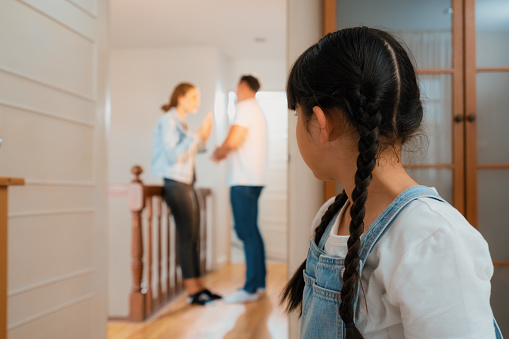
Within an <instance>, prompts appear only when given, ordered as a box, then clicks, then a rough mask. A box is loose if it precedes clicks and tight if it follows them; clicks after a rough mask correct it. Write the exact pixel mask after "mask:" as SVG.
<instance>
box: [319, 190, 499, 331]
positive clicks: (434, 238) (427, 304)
mask: <svg viewBox="0 0 509 339" xmlns="http://www.w3.org/2000/svg"><path fill="white" fill-rule="evenodd" d="M332 202H333V199H331V200H329V201H328V202H326V203H325V204H324V205H323V206H322V208H321V209H320V211H319V212H318V214H317V217H316V218H315V220H314V221H313V230H314V228H316V226H317V225H318V224H319V223H320V219H321V216H322V215H323V213H324V212H325V211H326V209H327V208H328V206H329V205H330V204H331V203H332ZM347 203H348V202H347ZM344 208H345V207H343V209H344ZM341 212H342V211H341ZM341 212H340V213H341ZM339 220H340V218H337V220H336V224H335V225H334V227H333V228H332V229H331V235H330V236H329V238H328V240H327V242H326V244H325V252H326V253H327V255H329V256H334V257H340V258H344V257H345V255H346V252H347V245H346V241H347V239H348V236H338V235H336V234H337V229H338V223H339ZM392 222H393V225H392V226H391V227H390V228H389V229H388V230H387V232H386V233H385V234H383V235H382V237H381V238H380V240H379V241H378V243H377V244H376V245H375V246H374V248H373V250H372V252H371V253H370V254H369V255H368V258H367V262H366V265H365V267H364V270H363V273H362V278H361V279H362V289H363V290H364V293H363V292H362V289H361V292H360V293H361V295H360V299H359V303H358V304H359V305H360V308H359V310H358V316H357V321H356V323H357V327H358V328H359V330H360V331H361V333H362V334H363V335H364V337H365V338H366V339H368V338H377V339H378V338H380V339H381V338H391V339H398V338H416V339H417V338H422V339H424V338H426V339H431V338H437V339H438V338H444V339H446V338H447V339H453V338H458V339H459V338H462V339H465V338H490V339H491V338H495V330H494V325H493V313H492V310H491V307H490V293H491V285H490V279H491V277H492V275H493V263H492V260H491V257H490V254H489V249H488V244H487V243H486V241H485V240H484V238H483V237H482V236H481V234H480V233H479V232H478V231H477V230H476V229H474V228H473V227H472V226H471V225H470V224H469V223H468V222H467V221H466V220H465V218H464V217H463V216H462V215H461V214H460V213H459V212H458V211H457V210H456V209H454V208H453V207H452V206H450V205H449V204H446V203H442V202H439V201H437V200H434V199H429V198H421V199H417V200H414V201H412V202H410V203H409V204H408V205H407V206H406V207H405V208H404V209H403V210H402V211H401V212H400V213H399V215H398V216H397V217H396V218H395V219H394V220H393V221H392ZM366 306H367V310H366Z"/></svg>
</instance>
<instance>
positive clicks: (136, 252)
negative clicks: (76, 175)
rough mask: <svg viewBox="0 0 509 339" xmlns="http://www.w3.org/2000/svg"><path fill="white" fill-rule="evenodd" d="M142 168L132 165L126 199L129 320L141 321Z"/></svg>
mask: <svg viewBox="0 0 509 339" xmlns="http://www.w3.org/2000/svg"><path fill="white" fill-rule="evenodd" d="M142 172H143V169H142V168H141V167H140V166H133V168H132V169H131V173H133V174H134V175H135V178H134V180H133V181H132V182H131V183H130V184H129V188H128V191H127V201H128V205H129V209H130V210H131V216H132V238H131V257H132V262H131V271H132V280H133V285H132V288H131V294H130V296H129V320H131V321H142V320H144V319H145V316H146V312H145V310H146V309H145V300H146V299H145V295H144V294H143V293H142V289H141V280H142V276H143V260H142V259H143V233H142V229H141V225H142V223H141V222H142V219H141V214H142V211H143V207H144V203H145V199H144V189H143V183H142V181H141V179H140V174H141V173H142Z"/></svg>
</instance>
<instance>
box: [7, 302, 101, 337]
mask: <svg viewBox="0 0 509 339" xmlns="http://www.w3.org/2000/svg"><path fill="white" fill-rule="evenodd" d="M71 302H72V301H71ZM92 302H93V299H91V298H84V299H80V300H77V301H75V302H74V303H71V305H69V306H68V307H65V308H61V309H58V310H55V311H54V312H51V311H52V310H48V314H46V315H45V316H41V317H38V318H36V319H34V320H33V321H31V322H30V323H27V324H25V325H24V326H18V327H15V328H12V329H9V332H8V334H7V335H8V338H9V339H49V338H51V339H57V338H58V339H64V338H65V339H90V338H93V336H92V333H93V328H94V326H93V322H92V306H93V303H92Z"/></svg>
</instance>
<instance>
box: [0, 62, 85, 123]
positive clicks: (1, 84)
mask: <svg viewBox="0 0 509 339" xmlns="http://www.w3.org/2000/svg"><path fill="white" fill-rule="evenodd" d="M0 58H1V57H0ZM0 93H1V94H0V103H3V104H6V105H10V106H14V107H23V108H26V109H29V110H32V111H33V112H38V113H39V114H42V115H46V116H55V117H61V118H62V119H68V120H71V121H75V122H82V123H85V124H87V125H93V124H94V122H95V112H94V107H95V103H94V102H93V101H91V100H87V99H83V98H81V97H77V96H75V95H72V94H69V93H67V92H63V91H60V90H58V89H55V88H52V87H48V86H46V85H44V84H42V83H38V82H34V81H32V80H29V79H27V78H23V77H20V76H17V75H15V74H13V73H8V72H5V71H2V70H0Z"/></svg>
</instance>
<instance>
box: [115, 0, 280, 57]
mask: <svg viewBox="0 0 509 339" xmlns="http://www.w3.org/2000/svg"><path fill="white" fill-rule="evenodd" d="M286 2H287V0H256V1H253V0H143V1H139V0H111V2H110V4H111V5H110V17H111V46H112V48H164V47H183V46H215V47H217V48H219V50H220V51H221V52H222V53H223V54H224V55H225V56H227V57H230V58H239V59H250V58H256V59H258V58H270V59H273V58H284V57H285V53H286V26H287V25H286V13H287V8H286ZM255 40H264V41H262V42H260V41H255Z"/></svg>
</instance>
